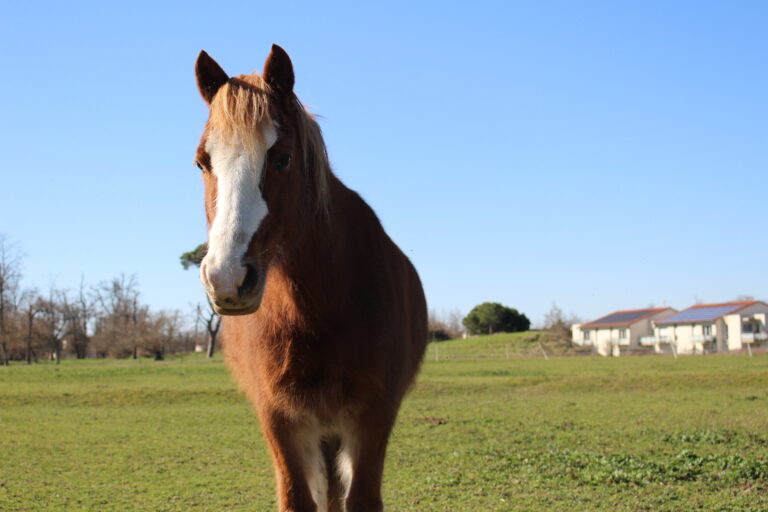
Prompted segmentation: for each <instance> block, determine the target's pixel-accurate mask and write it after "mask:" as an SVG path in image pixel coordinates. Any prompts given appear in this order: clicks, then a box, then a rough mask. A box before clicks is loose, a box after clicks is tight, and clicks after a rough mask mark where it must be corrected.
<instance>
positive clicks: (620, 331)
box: [619, 329, 627, 339]
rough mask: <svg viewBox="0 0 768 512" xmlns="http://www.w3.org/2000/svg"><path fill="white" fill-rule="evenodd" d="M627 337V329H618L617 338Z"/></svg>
mask: <svg viewBox="0 0 768 512" xmlns="http://www.w3.org/2000/svg"><path fill="white" fill-rule="evenodd" d="M626 337H627V330H626V329H619V338H620V339H624V338H626Z"/></svg>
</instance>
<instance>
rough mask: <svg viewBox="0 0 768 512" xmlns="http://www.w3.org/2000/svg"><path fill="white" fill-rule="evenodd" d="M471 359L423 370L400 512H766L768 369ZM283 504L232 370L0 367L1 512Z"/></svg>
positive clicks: (398, 491)
mask: <svg viewBox="0 0 768 512" xmlns="http://www.w3.org/2000/svg"><path fill="white" fill-rule="evenodd" d="M497 342H498V340H497ZM449 343H454V344H457V345H458V344H459V342H449ZM471 343H474V344H476V345H477V347H478V348H477V350H479V351H481V352H482V353H487V352H488V347H489V343H490V344H491V345H493V344H494V340H493V339H491V340H490V341H489V340H485V342H484V341H483V340H482V339H480V340H473V341H471ZM483 343H485V345H483ZM496 344H497V345H498V343H496ZM441 347H443V348H444V349H445V350H449V349H450V347H451V345H442V344H441ZM466 347H469V345H467V346H466ZM466 347H465V348H466ZM497 348H498V347H497ZM481 349H482V350H481ZM471 354H472V350H470V349H467V350H466V351H465V352H464V353H463V355H464V356H465V358H462V359H448V360H441V361H438V362H435V361H434V360H433V359H431V358H430V359H428V360H427V361H426V362H425V365H424V367H423V371H422V373H421V376H420V377H419V380H418V384H417V385H416V387H415V388H414V390H413V392H412V393H411V394H410V395H409V397H408V398H407V400H406V402H405V403H404V406H403V409H402V410H401V414H400V418H399V422H398V425H397V428H396V430H395V432H394V435H393V437H392V440H391V443H390V447H389V452H388V453H389V455H388V459H387V467H386V473H385V489H384V494H385V496H384V499H385V504H386V506H387V509H388V510H390V511H473V512H478V511H517V510H520V511H522V510H530V511H550V510H551V511H569V512H573V511H580V510H586V511H591V510H606V511H609V510H610V511H625V510H626V511H640V510H648V511H681V510H713V511H759V510H762V511H764V510H768V356H759V357H754V358H749V357H746V356H740V355H739V356H704V357H701V356H699V357H695V356H693V357H681V358H679V359H673V358H670V357H632V358H621V359H609V358H595V357H564V358H551V359H549V360H548V361H545V360H543V359H534V358H519V357H518V358H515V357H512V358H511V359H509V360H506V359H504V358H499V359H472V358H471V357H470V356H471ZM273 494H274V488H273V477H272V472H271V465H270V462H269V456H268V454H267V452H266V448H265V446H264V444H263V442H262V440H261V434H260V432H259V429H258V425H257V423H256V421H255V419H254V418H253V415H252V414H251V411H250V407H249V405H248V404H247V403H246V401H245V400H244V398H243V397H242V396H241V395H240V394H239V393H238V392H237V391H236V390H235V387H234V385H233V384H232V381H231V380H230V378H229V376H228V374H227V372H226V368H225V367H224V365H223V363H222V362H221V361H215V360H214V361H204V360H200V359H191V360H190V359H189V358H187V359H186V360H185V361H169V362H163V363H156V362H150V361H138V362H135V361H109V362H105V361H85V362H65V364H62V365H61V366H59V367H56V366H53V365H47V364H41V365H35V366H31V367H28V366H26V365H17V366H11V367H10V368H5V369H3V368H0V510H3V511H17V510H29V511H48V510H57V511H65V510H66V511H76V510H93V511H132V510H136V511H177V510H178V511H188V510H192V511H204V510H210V511H226V510H231V511H245V510H249V511H250V510H254V511H270V510H274V509H275V501H274V496H273Z"/></svg>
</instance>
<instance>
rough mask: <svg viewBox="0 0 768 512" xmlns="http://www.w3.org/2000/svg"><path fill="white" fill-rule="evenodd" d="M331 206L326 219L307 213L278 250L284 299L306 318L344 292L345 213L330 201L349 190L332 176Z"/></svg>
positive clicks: (346, 244) (347, 242) (278, 269)
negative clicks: (285, 294)
mask: <svg viewBox="0 0 768 512" xmlns="http://www.w3.org/2000/svg"><path fill="white" fill-rule="evenodd" d="M330 179H331V187H330V191H329V193H330V195H331V207H330V208H329V210H330V211H329V212H328V217H327V218H326V217H324V216H322V215H316V214H314V213H309V214H307V215H305V217H304V218H303V219H299V221H298V222H297V223H296V224H298V225H296V226H293V227H291V228H290V229H289V230H288V233H289V237H290V238H289V239H288V240H286V243H285V244H284V245H283V246H282V247H281V248H280V255H279V263H278V265H277V268H276V269H275V270H277V271H278V272H279V273H281V274H282V276H281V279H283V280H284V286H282V288H283V291H284V292H285V293H287V296H285V297H284V299H288V300H290V301H292V302H293V303H294V305H295V307H296V308H297V311H299V312H303V313H304V314H306V315H309V314H310V313H309V312H310V311H311V312H312V313H313V314H316V313H317V312H322V311H324V310H325V309H326V308H327V307H328V306H331V305H332V304H333V303H334V301H335V300H336V296H337V295H343V294H344V293H345V287H346V285H347V284H348V279H347V271H348V269H346V268H344V267H345V257H344V255H345V254H346V252H347V251H348V250H349V240H348V237H347V236H346V228H345V224H346V222H347V221H348V219H346V218H345V213H344V212H343V211H339V210H338V209H336V208H334V207H333V200H334V199H336V198H339V199H340V198H341V196H344V195H345V194H346V193H348V192H349V191H348V190H347V189H346V187H344V185H343V184H341V182H339V181H338V179H337V178H335V177H333V176H331V177H330Z"/></svg>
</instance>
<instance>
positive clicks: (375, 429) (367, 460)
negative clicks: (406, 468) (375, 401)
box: [340, 408, 397, 512]
mask: <svg viewBox="0 0 768 512" xmlns="http://www.w3.org/2000/svg"><path fill="white" fill-rule="evenodd" d="M396 415H397V410H394V411H393V410H387V408H382V409H380V410H374V409H371V410H369V411H367V413H366V414H363V415H361V416H360V417H359V418H358V421H357V424H356V428H355V431H354V434H353V435H352V436H350V438H349V439H348V442H347V443H345V444H346V446H345V447H344V448H343V449H342V452H341V457H340V461H341V462H342V464H341V467H342V469H344V466H345V464H344V462H345V459H346V461H348V463H349V464H350V466H351V467H350V470H349V473H351V474H349V475H348V478H349V490H348V494H347V501H346V512H381V511H382V510H383V509H384V505H383V502H382V500H381V480H382V473H383V472H384V458H385V455H386V451H387V442H388V441H389V434H390V432H391V431H392V426H393V425H394V422H395V417H396Z"/></svg>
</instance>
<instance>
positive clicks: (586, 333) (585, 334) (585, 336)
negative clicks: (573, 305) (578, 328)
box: [583, 331, 589, 341]
mask: <svg viewBox="0 0 768 512" xmlns="http://www.w3.org/2000/svg"><path fill="white" fill-rule="evenodd" d="M583 336H584V341H589V331H584V332H583Z"/></svg>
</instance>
